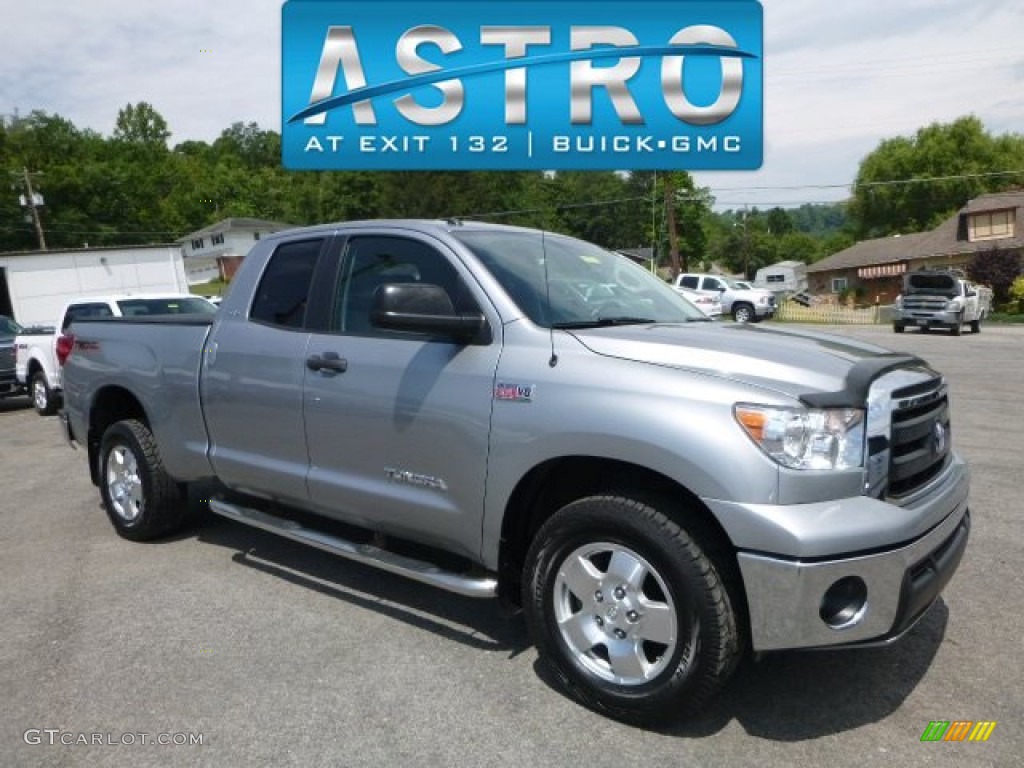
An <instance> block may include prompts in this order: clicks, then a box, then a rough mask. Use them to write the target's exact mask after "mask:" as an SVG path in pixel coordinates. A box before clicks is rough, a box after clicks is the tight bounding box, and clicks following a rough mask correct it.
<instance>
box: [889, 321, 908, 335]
mask: <svg viewBox="0 0 1024 768" xmlns="http://www.w3.org/2000/svg"><path fill="white" fill-rule="evenodd" d="M905 330H906V326H905V325H900V324H899V323H893V325H892V332H893V333H903V331H905Z"/></svg>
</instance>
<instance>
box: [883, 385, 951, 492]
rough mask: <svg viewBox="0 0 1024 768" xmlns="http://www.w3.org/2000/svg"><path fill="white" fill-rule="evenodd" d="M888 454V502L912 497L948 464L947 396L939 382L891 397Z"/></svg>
mask: <svg viewBox="0 0 1024 768" xmlns="http://www.w3.org/2000/svg"><path fill="white" fill-rule="evenodd" d="M891 428H892V432H891V438H890V453H889V492H888V495H889V496H890V497H891V498H900V497H903V496H907V495H908V494H911V493H913V492H914V491H915V490H917V489H918V488H920V487H921V486H923V485H925V484H926V483H928V481H930V480H931V479H933V478H934V477H936V476H937V475H939V473H941V472H942V470H943V469H944V468H945V467H946V465H947V463H948V462H949V460H950V450H951V449H950V443H951V440H952V432H951V430H950V422H949V396H948V394H947V392H946V389H945V387H944V386H943V383H942V380H941V379H936V380H933V381H929V382H924V383H922V384H916V385H914V386H912V387H906V388H904V389H900V390H897V391H895V392H893V393H892V427H891Z"/></svg>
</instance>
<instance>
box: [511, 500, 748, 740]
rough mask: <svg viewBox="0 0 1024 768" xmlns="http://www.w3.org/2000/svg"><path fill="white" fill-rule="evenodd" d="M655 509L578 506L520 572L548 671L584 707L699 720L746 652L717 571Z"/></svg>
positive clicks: (632, 503) (626, 715)
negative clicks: (522, 571) (688, 717)
mask: <svg viewBox="0 0 1024 768" xmlns="http://www.w3.org/2000/svg"><path fill="white" fill-rule="evenodd" d="M659 507H662V504H661V503H660V502H654V503H653V504H649V503H646V502H643V501H639V500H636V499H631V498H623V497H618V496H594V497H589V498H585V499H581V500H579V501H575V502H573V503H571V504H569V505H567V506H566V507H564V508H562V509H561V510H559V511H558V512H557V513H555V514H554V515H553V516H552V517H551V518H550V519H549V520H548V521H547V522H546V523H545V524H544V525H543V526H542V527H541V529H540V531H539V532H538V533H537V536H536V537H535V539H534V541H533V544H532V545H531V547H530V551H529V553H528V555H527V558H526V565H525V570H524V574H523V608H524V612H525V616H526V623H527V627H528V629H529V632H530V636H531V638H532V639H533V642H534V644H535V645H536V646H537V650H538V652H539V654H540V658H541V660H542V661H543V663H544V664H545V665H546V667H547V668H548V669H549V670H550V671H551V672H552V674H553V675H554V677H555V678H556V679H557V680H558V682H559V683H560V684H561V686H562V687H563V688H564V689H565V690H566V691H567V692H568V693H570V694H571V695H572V696H574V697H575V698H576V699H578V700H579V701H580V702H582V703H583V704H584V705H586V706H587V707H590V708H591V709H594V710H595V711H597V712H600V713H601V714H604V715H607V716H610V717H612V718H615V719H617V720H622V721H625V722H628V723H636V724H654V723H659V722H663V721H666V720H669V719H679V718H680V717H685V716H689V715H694V714H696V713H699V712H701V711H702V710H703V709H704V707H705V705H706V704H707V702H708V701H709V700H710V699H711V698H712V696H714V694H715V693H716V692H717V691H718V690H719V689H720V688H721V686H722V685H723V684H724V683H725V681H726V680H727V679H728V678H729V676H730V675H731V674H732V672H733V670H734V669H735V667H736V665H737V663H738V662H739V660H740V658H741V655H742V649H743V647H744V646H743V644H742V643H741V642H740V629H739V626H740V625H739V622H738V620H737V617H736V611H735V609H734V607H733V605H734V602H733V600H732V598H731V597H730V594H729V591H728V589H727V588H726V585H725V582H724V580H723V576H722V575H721V573H720V571H719V570H718V565H717V564H716V563H715V562H714V561H713V560H712V559H711V558H709V557H708V555H707V554H705V551H704V550H703V549H702V548H701V546H700V545H699V544H698V543H697V541H696V540H695V539H694V538H693V537H691V535H690V534H689V533H688V532H687V531H686V530H685V529H683V528H682V527H680V526H679V525H678V524H677V523H675V522H673V521H672V520H670V519H669V517H668V516H667V515H666V514H665V513H664V512H662V511H660V510H659ZM626 574H630V575H629V576H627V575H626Z"/></svg>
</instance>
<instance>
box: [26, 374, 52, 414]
mask: <svg viewBox="0 0 1024 768" xmlns="http://www.w3.org/2000/svg"><path fill="white" fill-rule="evenodd" d="M29 394H31V395H32V407H33V408H35V409H36V413H38V414H39V415H40V416H52V415H53V414H55V413H56V412H57V397H56V396H55V395H54V394H53V390H52V389H50V385H49V384H47V383H46V374H45V373H43V372H42V371H36V372H35V373H34V374H32V380H31V382H30V384H29Z"/></svg>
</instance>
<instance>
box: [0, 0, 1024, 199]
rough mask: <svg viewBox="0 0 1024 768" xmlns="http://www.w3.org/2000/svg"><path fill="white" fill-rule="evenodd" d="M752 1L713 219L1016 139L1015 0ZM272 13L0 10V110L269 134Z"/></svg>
mask: <svg viewBox="0 0 1024 768" xmlns="http://www.w3.org/2000/svg"><path fill="white" fill-rule="evenodd" d="M508 1H509V2H511V1H512V0H508ZM625 5H628V0H624V6H625ZM762 5H763V6H764V19H765V29H764V34H765V41H764V62H765V82H764V102H765V114H764V130H765V159H764V165H763V166H762V168H761V170H760V171H756V172H739V171H730V172H719V173H700V174H695V177H696V179H697V182H698V183H699V184H700V185H702V186H707V187H710V188H711V191H712V193H713V194H714V195H715V198H716V200H717V206H716V207H718V208H720V209H721V208H739V207H743V206H745V205H748V206H758V207H762V208H763V207H771V206H775V205H783V206H790V205H799V204H801V203H807V202H829V201H836V200H842V199H845V198H846V197H847V196H848V195H849V193H850V183H851V182H852V181H853V179H854V178H855V176H856V174H857V168H858V165H859V163H860V161H861V159H862V158H863V157H864V156H865V155H867V154H868V153H869V152H871V150H873V149H874V148H875V147H876V146H877V145H878V143H879V142H880V141H881V140H883V139H885V138H889V137H893V136H910V135H913V133H914V132H915V131H916V130H917V129H918V128H920V127H923V126H925V125H928V124H930V123H932V122H950V121H952V120H954V119H955V118H957V117H959V116H962V115H967V114H973V115H975V116H977V117H978V118H980V119H981V120H982V122H983V123H984V124H985V126H986V127H987V128H988V129H989V130H990V131H992V132H994V133H1008V132H1015V133H1020V132H1024V3H1021V2H1020V0H859V1H858V2H823V1H822V0H785V1H783V0H764V2H763V3H762ZM280 11H281V2H279V0H213V1H210V0H174V2H154V0H77V2H68V0H31V2H16V0H0V51H3V56H2V58H0V115H7V116H10V115H13V114H15V112H16V111H17V112H18V113H19V114H21V115H25V114H27V113H28V112H30V111H32V110H35V109H39V110H44V111H46V112H48V113H50V114H59V115H61V116H62V117H65V118H67V119H70V120H71V121H72V122H73V123H74V124H75V125H76V126H78V127H80V128H86V127H87V128H91V129H93V130H96V131H99V132H100V133H103V134H105V135H109V134H110V133H111V131H112V130H113V127H114V121H115V119H116V117H117V112H118V110H119V109H120V108H121V107H123V106H124V105H125V104H128V103H137V102H139V101H147V102H149V103H151V104H153V105H154V107H155V108H156V109H157V111H158V112H160V113H161V114H162V115H163V116H164V118H165V119H166V120H167V122H168V124H169V126H170V129H171V131H172V138H171V143H172V145H173V144H176V143H178V142H181V141H186V140H189V139H197V140H204V141H212V140H214V139H215V138H216V137H217V136H218V135H219V134H220V132H221V131H222V130H224V129H225V128H227V127H228V126H230V125H231V124H232V123H234V122H239V121H241V122H245V123H248V122H256V123H258V124H259V125H260V127H261V128H264V129H273V130H276V131H280V130H281V111H280V98H281V75H280V67H281V61H280V59H281V45H280V34H281V29H280V27H281V13H280ZM1005 170H1018V169H1005Z"/></svg>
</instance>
